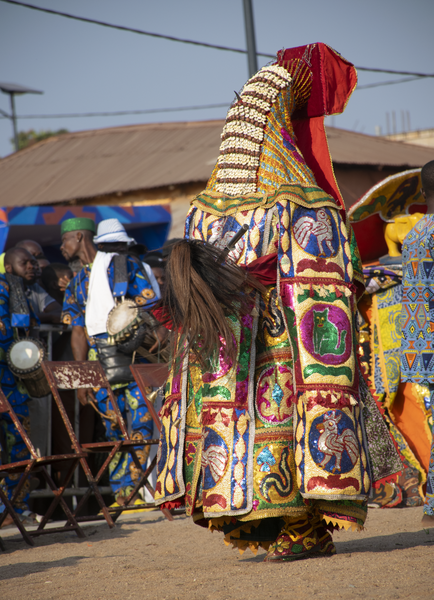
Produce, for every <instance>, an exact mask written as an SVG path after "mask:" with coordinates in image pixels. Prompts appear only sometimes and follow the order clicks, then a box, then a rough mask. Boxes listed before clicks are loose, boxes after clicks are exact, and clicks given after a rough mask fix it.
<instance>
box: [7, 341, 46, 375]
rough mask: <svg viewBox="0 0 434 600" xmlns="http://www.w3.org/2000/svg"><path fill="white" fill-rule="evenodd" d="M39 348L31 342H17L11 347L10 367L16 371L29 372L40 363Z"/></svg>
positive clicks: (35, 343)
mask: <svg viewBox="0 0 434 600" xmlns="http://www.w3.org/2000/svg"><path fill="white" fill-rule="evenodd" d="M41 353H42V350H41V347H40V346H39V344H38V343H37V342H35V341H33V340H19V341H18V342H14V343H13V344H12V345H11V348H10V351H9V359H10V362H11V367H12V368H14V369H16V370H18V371H31V370H32V369H34V368H35V367H37V366H38V365H39V364H40V362H41V359H42V357H41Z"/></svg>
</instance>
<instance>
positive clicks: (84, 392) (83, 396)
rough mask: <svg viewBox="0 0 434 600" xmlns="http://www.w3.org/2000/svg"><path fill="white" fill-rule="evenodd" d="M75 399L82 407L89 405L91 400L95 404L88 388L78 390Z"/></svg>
mask: <svg viewBox="0 0 434 600" xmlns="http://www.w3.org/2000/svg"><path fill="white" fill-rule="evenodd" d="M77 398H78V400H79V402H80V404H81V405H82V406H86V404H88V403H89V400H93V401H94V402H95V396H94V395H93V393H92V390H89V389H88V388H80V389H79V390H77Z"/></svg>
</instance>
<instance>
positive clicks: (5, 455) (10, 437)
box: [0, 274, 38, 526]
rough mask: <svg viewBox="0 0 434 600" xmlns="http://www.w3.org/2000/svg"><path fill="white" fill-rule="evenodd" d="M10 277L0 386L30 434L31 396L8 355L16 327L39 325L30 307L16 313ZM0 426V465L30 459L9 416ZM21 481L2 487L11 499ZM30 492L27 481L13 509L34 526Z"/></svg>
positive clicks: (1, 289)
mask: <svg viewBox="0 0 434 600" xmlns="http://www.w3.org/2000/svg"><path fill="white" fill-rule="evenodd" d="M8 278H9V279H10V275H9V276H8V274H6V275H0V373H1V375H0V385H1V389H2V391H3V393H4V394H5V396H6V397H7V399H8V400H9V403H10V404H11V406H12V408H13V409H14V411H15V413H16V415H17V417H18V418H19V420H20V421H21V423H22V425H23V427H24V429H25V430H26V431H27V432H28V433H30V420H29V407H28V401H29V396H28V394H27V390H26V388H25V386H24V385H23V384H22V383H21V382H20V381H16V380H15V377H14V376H13V374H12V373H11V371H10V369H9V366H8V363H7V361H6V355H7V352H8V350H9V347H10V345H11V344H12V342H13V341H14V328H15V326H17V328H18V327H19V329H20V330H21V331H25V332H26V333H28V332H29V330H30V326H34V325H35V324H36V319H35V317H34V315H33V313H32V311H31V309H30V307H29V306H28V304H27V309H28V312H27V314H22V313H20V314H15V313H14V308H13V306H14V302H13V301H12V302H11V296H12V295H13V294H14V293H16V291H17V288H18V287H19V282H17V281H15V282H14V283H12V284H11V283H9V282H8ZM0 427H1V429H2V435H1V436H0V440H2V441H1V444H0V446H1V447H0V450H1V457H0V464H1V463H2V462H3V463H4V464H6V463H11V462H18V461H20V460H25V459H27V458H29V456H30V455H29V452H28V450H27V447H26V445H25V444H24V441H23V440H22V439H21V436H20V434H19V432H18V431H17V429H16V427H15V425H14V424H13V422H12V419H11V418H10V417H9V415H8V414H3V415H1V419H0ZM19 479H20V477H19V476H13V477H7V478H6V479H5V483H4V484H3V485H4V486H5V487H6V491H7V494H8V497H9V498H12V495H13V492H14V489H15V487H16V485H17V483H18V481H19ZM0 485H1V484H0ZM29 493H30V483H29V481H27V482H26V483H25V485H24V487H23V489H22V490H21V492H20V493H19V495H18V498H16V500H15V502H14V507H15V510H16V512H17V513H18V514H22V515H23V518H27V520H28V522H29V523H31V524H34V523H36V522H37V520H38V517H37V515H36V514H34V513H31V512H30V510H29V507H28V504H27V501H28V498H29ZM10 522H12V518H11V517H10V515H8V516H7V517H6V520H5V521H4V522H3V524H2V526H5V525H7V524H9V523H10Z"/></svg>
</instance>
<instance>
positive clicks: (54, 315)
mask: <svg viewBox="0 0 434 600" xmlns="http://www.w3.org/2000/svg"><path fill="white" fill-rule="evenodd" d="M32 290H33V293H35V294H36V295H37V301H38V306H39V312H38V315H37V316H38V318H39V320H40V322H41V323H60V319H61V315H62V307H61V306H60V304H59V303H58V302H56V300H54V298H52V297H51V296H50V295H49V294H48V293H47V292H46V291H45V290H44V288H43V287H42V286H40V285H39V283H36V284H34V285H33V286H32Z"/></svg>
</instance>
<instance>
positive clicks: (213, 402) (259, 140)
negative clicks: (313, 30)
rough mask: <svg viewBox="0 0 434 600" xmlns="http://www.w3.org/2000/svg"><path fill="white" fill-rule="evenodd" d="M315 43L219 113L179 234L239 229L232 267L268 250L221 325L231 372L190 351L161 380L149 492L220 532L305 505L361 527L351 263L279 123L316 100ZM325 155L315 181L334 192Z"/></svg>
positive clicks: (216, 238) (338, 209) (361, 438)
mask: <svg viewBox="0 0 434 600" xmlns="http://www.w3.org/2000/svg"><path fill="white" fill-rule="evenodd" d="M320 47H321V48H322V49H323V45H320V44H319V45H313V46H308V47H306V48H303V49H293V50H291V51H285V52H284V53H283V54H282V56H281V58H282V60H281V61H280V63H279V64H278V65H272V66H270V67H264V68H263V69H261V71H259V73H257V75H256V76H254V77H253V78H252V79H251V80H249V82H247V84H246V85H245V86H244V88H243V90H242V92H241V96H240V98H239V100H238V101H237V102H236V103H234V105H233V106H232V108H231V109H230V111H229V113H228V117H227V120H226V125H225V128H224V130H223V134H222V145H221V148H220V157H219V159H218V162H217V165H216V167H215V169H214V172H213V175H212V177H211V179H210V181H209V183H208V186H207V189H206V190H205V192H203V193H202V194H200V195H199V196H198V197H197V198H196V199H195V200H194V201H193V206H192V208H191V210H190V212H189V215H188V217H187V222H186V237H187V238H190V239H202V240H207V241H209V242H211V243H216V244H218V245H219V246H220V247H224V245H225V244H227V242H228V241H229V240H230V239H231V238H232V236H233V235H234V233H235V232H237V231H238V230H239V229H240V227H241V226H242V225H243V224H247V225H248V227H249V230H248V234H247V235H246V236H244V237H243V238H241V240H240V241H239V242H238V244H237V246H236V248H235V249H234V250H233V251H232V252H231V253H230V257H231V259H232V260H234V261H235V262H236V263H237V264H239V265H247V267H248V265H249V264H251V263H252V262H253V261H255V260H256V259H260V258H261V257H268V258H270V257H271V258H273V255H275V256H276V269H275V276H274V277H271V281H272V283H271V285H269V286H268V288H267V293H266V294H265V295H263V296H261V297H258V298H257V304H256V307H255V309H254V310H253V311H252V314H251V315H248V316H246V317H243V318H242V319H237V318H235V317H233V318H231V319H229V320H230V323H231V326H232V329H233V333H234V337H235V339H236V341H237V344H238V360H237V363H236V364H235V366H231V365H227V364H226V363H225V362H224V361H223V360H222V359H220V361H219V364H218V365H214V366H213V367H211V368H210V369H209V370H208V371H207V372H204V371H202V370H201V369H199V368H198V367H197V366H195V365H194V364H192V363H191V362H189V360H188V357H187V359H186V361H185V363H184V365H183V368H182V369H178V370H177V369H173V370H172V372H171V374H170V377H169V380H168V382H167V385H166V398H165V403H164V406H163V409H162V426H163V431H162V435H161V440H160V447H159V453H158V476H157V486H156V495H155V499H156V501H157V503H162V502H167V501H174V500H177V499H180V498H182V499H183V500H182V501H185V504H186V509H187V514H193V513H195V515H194V516H195V518H197V519H200V518H201V517H207V518H208V519H211V522H212V526H213V527H217V528H221V527H222V526H223V524H224V522H228V521H227V519H228V518H229V522H230V520H231V519H232V520H234V518H235V521H236V522H238V521H247V522H250V523H251V522H256V523H260V522H261V520H262V519H264V518H271V517H279V518H281V517H284V516H298V515H303V514H306V513H312V512H313V511H315V512H317V513H318V514H320V515H321V517H322V518H324V519H325V520H326V521H328V522H331V523H333V524H335V525H343V526H345V527H350V526H352V527H354V528H357V527H360V526H362V524H363V522H364V519H365V515H366V507H365V501H366V498H367V495H368V492H369V489H370V475H369V466H368V456H367V452H366V444H365V435H364V432H363V425H362V407H363V404H362V402H361V401H360V391H359V383H360V382H359V380H358V369H357V368H356V351H355V348H356V339H355V314H356V302H357V296H358V294H359V293H361V292H362V290H363V275H362V270H361V263H360V259H359V256H358V251H357V246H356V243H355V239H354V236H353V234H352V230H351V227H350V225H349V223H348V222H347V220H346V218H345V213H344V211H343V210H342V205H341V204H340V203H339V202H338V200H337V199H336V198H335V197H333V196H332V195H331V194H329V193H326V192H324V190H323V189H321V188H320V187H319V186H318V184H317V180H316V177H315V175H314V173H313V171H312V169H311V168H310V167H309V166H308V164H307V163H306V161H305V159H304V158H303V155H302V153H301V150H300V147H299V146H298V144H297V139H296V133H295V129H294V127H293V122H292V119H291V115H293V114H295V113H296V111H300V107H301V106H303V105H305V103H306V101H307V103H308V104H307V109H306V110H307V111H308V110H310V109H311V108H312V105H310V104H309V100H307V98H309V94H310V92H311V90H312V89H313V88H314V86H315V85H316V84H317V80H316V79H315V77H316V75H317V74H318V73H322V72H323V71H322V70H321V69H319V68H317V67H318V63H317V62H315V61H316V60H317V59H318V54H315V52H316V51H318V52H319V50H321V48H320ZM329 50H330V49H329ZM288 52H289V55H288V54H287V53H288ZM303 52H304V54H303ZM291 53H292V54H291ZM291 57H292V58H291ZM318 60H319V59H318ZM333 60H338V61H339V60H341V61H342V60H343V59H341V58H340V57H339V59H338V58H337V55H334V59H333ZM332 62H333V61H332ZM315 65H316V66H315ZM346 65H348V63H346ZM341 66H342V65H341ZM331 72H332V71H329V74H330V73H331ZM344 72H345V73H346V75H348V72H347V71H345V68H343V70H342V73H344ZM311 75H312V77H310V76H311ZM348 79H349V80H350V79H351V77H350V75H348ZM309 81H310V84H309ZM323 83H324V82H323ZM328 84H330V81H327V85H328ZM324 85H326V84H325V83H324ZM351 86H353V84H351ZM351 86H350V87H351ZM351 89H353V87H351ZM324 97H325V96H324ZM330 97H331V95H330V94H329V95H328V96H327V98H330ZM314 109H315V107H313V108H312V110H314ZM342 109H343V108H342ZM315 114H318V113H313V115H312V116H315ZM319 114H324V112H320V113H319ZM308 121H309V119H308ZM311 121H315V119H311ZM321 123H322V122H321ZM299 125H300V127H298V129H297V131H298V132H299V133H300V132H301V131H304V137H303V140H304V142H306V139H308V138H309V135H312V136H314V135H316V134H315V131H314V127H313V125H315V126H316V128H317V130H316V132H317V133H318V132H319V134H318V139H319V143H322V144H323V145H322V150H323V151H324V147H325V148H326V140H325V136H324V130H323V129H321V128H320V124H319V122H315V123H313V124H312V123H311V129H309V126H308V125H306V123H305V122H301V123H299ZM309 131H310V133H308V132H309ZM321 136H322V137H321ZM252 140H253V141H252ZM300 141H302V140H301V138H300ZM304 142H303V143H304ZM304 146H305V147H306V144H304ZM305 151H306V150H305ZM307 151H308V150H307ZM326 151H327V150H326ZM328 156H329V155H328V151H327V157H328ZM328 160H329V163H328V167H327V168H328V170H327V168H324V169H322V170H320V171H321V172H320V174H319V176H320V177H321V185H322V187H323V188H326V187H328V188H330V189H331V188H332V187H333V185H332V184H330V181H327V180H326V179H327V178H326V175H325V174H327V173H330V172H331V173H332V171H331V167H330V159H329V158H328ZM314 162H315V161H314ZM315 164H317V163H315ZM317 171H318V169H317ZM334 183H335V182H334ZM221 517H223V521H221V520H220V518H221ZM232 522H233V521H232ZM276 535H277V534H276ZM272 539H274V538H272Z"/></svg>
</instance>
